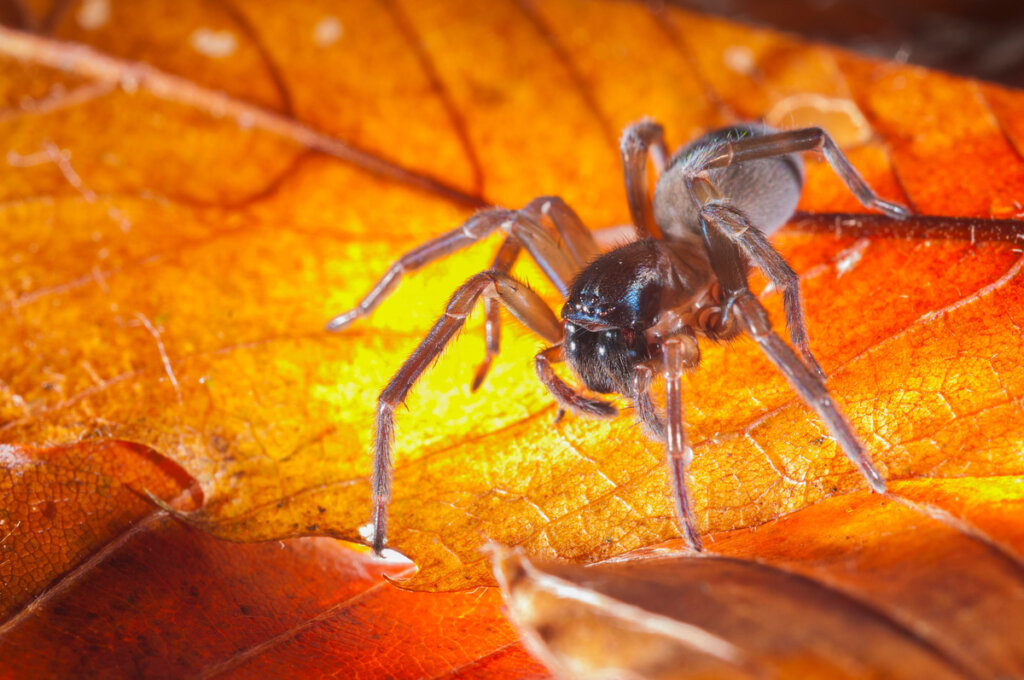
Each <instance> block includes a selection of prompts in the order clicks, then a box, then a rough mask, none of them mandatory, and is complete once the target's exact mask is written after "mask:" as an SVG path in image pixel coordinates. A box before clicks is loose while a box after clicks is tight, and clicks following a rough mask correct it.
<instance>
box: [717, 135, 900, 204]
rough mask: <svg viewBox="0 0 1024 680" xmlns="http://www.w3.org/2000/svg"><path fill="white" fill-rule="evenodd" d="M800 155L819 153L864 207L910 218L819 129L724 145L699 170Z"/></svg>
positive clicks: (746, 138)
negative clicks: (787, 155)
mask: <svg viewBox="0 0 1024 680" xmlns="http://www.w3.org/2000/svg"><path fill="white" fill-rule="evenodd" d="M800 151H820V152H822V153H823V154H824V155H825V160H827V161H828V164H829V165H831V166H832V169H833V170H835V172H836V174H837V175H839V177H840V179H842V180H843V182H845V183H846V186H847V187H849V189H850V191H852V192H853V194H854V195H855V196H856V197H857V200H859V201H860V202H861V204H863V205H864V206H865V207H867V208H873V209H875V210H878V211H880V212H883V213H885V214H886V215H888V216H890V217H895V218H897V219H902V218H904V217H907V216H909V215H911V214H912V213H911V211H910V210H909V209H908V208H906V207H905V206H902V205H900V204H899V203H893V202H892V201H887V200H885V199H883V198H882V197H880V196H879V195H878V194H876V193H875V192H874V190H872V189H871V187H870V186H869V185H868V183H867V182H865V181H864V178H863V177H861V174H860V173H859V172H858V171H857V168H855V167H853V165H852V164H851V163H850V161H849V159H847V158H846V155H845V154H844V153H843V152H842V151H841V150H840V149H839V146H838V145H836V143H835V141H834V140H833V139H832V136H831V135H829V134H828V133H827V132H825V131H824V130H823V129H821V128H819V127H809V128H802V129H799V130H787V131H786V132H776V133H772V134H768V135H763V136H760V137H745V138H743V139H740V140H737V141H734V142H725V143H723V144H722V146H721V153H719V154H718V155H717V156H714V157H713V158H710V159H709V160H707V161H705V162H704V163H702V164H701V167H700V168H699V170H711V169H713V168H724V167H727V166H729V165H732V164H733V163H743V162H744V161H752V160H756V159H758V158H770V157H772V156H785V155H786V154H790V153H797V152H800Z"/></svg>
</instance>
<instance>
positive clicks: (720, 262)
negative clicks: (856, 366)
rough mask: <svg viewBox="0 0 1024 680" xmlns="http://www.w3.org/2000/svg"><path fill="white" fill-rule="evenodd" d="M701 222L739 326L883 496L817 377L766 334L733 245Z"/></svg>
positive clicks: (879, 480)
mask: <svg viewBox="0 0 1024 680" xmlns="http://www.w3.org/2000/svg"><path fill="white" fill-rule="evenodd" d="M708 222H709V220H706V219H704V218H703V217H702V218H701V227H702V229H703V235H704V242H705V244H706V245H707V247H708V252H709V253H710V255H711V267H712V269H713V270H714V272H715V276H717V277H718V280H719V283H720V284H721V286H722V290H723V291H725V293H726V295H727V297H728V302H727V304H726V308H727V309H732V310H733V313H734V314H735V315H736V316H737V317H738V319H739V321H740V324H741V325H742V327H743V328H744V330H746V331H747V333H748V334H749V335H750V336H751V337H752V338H753V339H754V340H755V341H756V342H757V344H758V345H759V346H760V347H761V351H763V352H764V353H765V354H766V355H767V356H768V358H769V359H770V360H771V362H772V363H773V364H775V367H776V368H778V369H779V371H780V372H781V373H782V374H783V375H784V376H785V377H786V380H788V381H789V384H790V385H792V386H793V388H794V389H795V390H796V391H797V393H798V394H799V395H800V397H801V398H802V399H803V400H804V402H805V403H806V404H807V405H808V406H810V407H811V408H813V409H814V410H815V411H817V412H818V415H819V416H820V417H821V419H822V420H823V421H825V425H826V427H828V430H829V432H830V433H831V434H832V436H833V437H835V439H836V441H837V442H838V443H839V446H840V448H842V450H843V453H845V454H846V457H847V458H849V459H850V461H851V462H853V464H854V465H856V466H857V469H858V470H860V472H861V474H862V475H864V478H865V479H866V480H867V482H868V484H869V485H870V486H871V488H872V489H874V490H875V491H877V492H878V493H885V479H884V478H883V477H882V475H881V474H879V472H878V470H876V469H875V467H874V465H873V464H872V463H871V459H870V458H869V457H868V454H867V452H866V451H865V450H864V445H863V444H861V443H860V440H858V439H857V436H856V435H855V434H854V433H853V428H852V427H851V426H850V423H849V421H847V420H846V417H845V416H844V415H843V414H842V412H841V411H840V410H839V407H837V406H836V404H835V402H834V401H832V396H831V395H830V394H829V393H828V389H827V388H826V387H825V381H824V380H823V379H822V378H821V376H820V375H818V374H817V373H815V372H814V371H813V370H811V369H810V368H809V367H808V366H806V365H805V364H804V363H803V362H801V361H800V359H799V357H797V355H796V353H795V352H793V350H792V349H790V348H789V345H787V344H786V343H785V342H783V340H782V338H780V337H779V336H778V335H777V334H776V333H775V331H774V330H773V329H772V325H771V321H770V320H769V318H768V312H766V311H765V309H764V307H763V306H762V305H761V303H760V302H758V300H757V298H756V297H754V294H753V293H751V292H750V288H749V287H748V286H747V280H746V274H745V272H744V271H743V261H742V256H741V255H740V252H739V247H738V245H737V244H736V242H735V241H734V240H733V239H732V238H731V237H730V236H729V235H728V234H727V233H726V232H725V231H724V230H722V229H716V228H712V227H709V225H708Z"/></svg>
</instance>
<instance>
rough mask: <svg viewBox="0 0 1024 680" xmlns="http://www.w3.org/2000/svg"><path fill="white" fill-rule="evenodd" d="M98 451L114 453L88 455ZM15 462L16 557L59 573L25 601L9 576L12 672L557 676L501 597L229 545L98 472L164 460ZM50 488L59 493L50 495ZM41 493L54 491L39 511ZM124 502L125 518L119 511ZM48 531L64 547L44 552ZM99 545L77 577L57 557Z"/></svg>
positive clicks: (297, 553) (370, 566)
mask: <svg viewBox="0 0 1024 680" xmlns="http://www.w3.org/2000/svg"><path fill="white" fill-rule="evenodd" d="M86 448H91V449H92V451H93V452H94V453H98V454H103V456H104V457H103V458H102V459H97V460H95V461H89V460H87V459H86V460H83V459H82V458H81V453H82V451H83V449H86ZM5 455H8V456H12V457H13V456H15V455H16V456H18V461H17V462H16V463H15V464H14V465H11V466H10V467H9V468H8V469H9V470H10V471H11V476H10V478H9V480H8V481H13V486H8V487H7V488H5V489H4V497H5V498H10V497H11V494H13V497H14V498H15V499H18V500H19V501H22V500H24V501H25V503H23V504H22V503H19V504H18V506H16V507H17V509H21V508H24V510H25V511H26V513H31V514H30V515H29V517H27V518H26V519H24V520H18V522H19V523H18V528H17V529H18V531H19V532H20V533H19V534H17V535H14V536H11V535H8V537H7V540H5V542H4V545H5V547H6V546H7V545H11V544H13V545H14V546H15V547H16V550H14V551H11V552H10V553H5V555H4V556H5V568H7V567H8V566H9V565H12V564H13V566H14V567H15V569H17V570H20V571H21V573H23V574H31V575H40V576H42V575H45V576H48V577H53V576H56V577H58V578H57V580H56V582H54V583H52V584H49V585H50V588H49V589H48V590H47V591H46V592H45V593H44V594H43V595H42V596H40V597H38V598H37V599H35V600H33V601H32V603H31V604H30V605H28V606H24V602H19V601H17V600H9V599H8V597H7V595H8V594H9V593H12V592H13V594H14V595H15V596H17V595H19V593H21V592H25V591H26V590H27V588H26V585H28V586H32V587H34V586H35V585H36V584H22V583H17V582H16V583H14V584H13V585H14V586H16V587H17V588H18V590H15V589H9V588H8V585H7V584H8V583H9V582H8V581H7V580H6V575H5V592H4V595H5V597H4V600H3V605H4V609H5V611H4V612H3V613H4V617H3V618H4V620H3V622H2V623H0V675H2V676H3V677H25V678H28V677H97V676H104V677H109V676H117V677H121V676H144V677H194V676H197V675H199V676H202V677H214V676H230V675H234V676H237V677H256V676H258V677H268V676H274V677H279V676H284V675H288V676H292V677H295V676H299V677H301V676H310V677H312V676H322V675H323V674H325V673H328V672H338V671H344V672H345V676H346V677H352V678H358V677H362V678H375V677H383V676H385V675H387V676H389V677H422V676H423V675H437V674H442V673H450V674H451V677H459V676H460V674H462V673H465V674H469V673H474V672H476V673H486V674H488V677H515V678H520V677H523V676H524V674H526V673H531V672H532V673H534V674H535V675H543V670H542V669H541V668H539V667H538V666H537V664H536V662H534V661H532V660H531V659H530V658H529V656H528V655H527V654H526V653H525V652H524V650H523V649H522V648H521V647H519V645H518V644H517V642H516V635H515V633H514V631H513V630H512V629H511V628H510V627H509V625H508V624H507V623H506V622H505V620H504V619H503V618H502V617H501V615H500V613H499V611H498V606H499V602H500V599H499V597H498V593H497V591H495V590H493V589H487V590H481V591H479V592H470V593H459V594H450V595H442V596H438V595H434V594H428V593H411V592H407V591H402V590H399V589H397V588H394V587H392V586H390V585H389V584H388V583H386V582H385V581H383V580H382V579H381V577H380V575H379V573H378V572H379V571H380V570H381V566H380V562H379V560H376V559H372V558H370V557H368V556H367V555H365V554H364V555H360V554H357V553H355V552H353V551H352V550H349V549H347V548H345V547H343V546H341V545H340V544H339V543H337V542H335V541H331V540H329V539H291V540H289V541H286V542H268V543H260V544H254V545H243V544H236V543H228V542H225V541H220V540H217V539H215V538H213V537H211V536H208V535H206V534H204V533H201V532H199V531H196V530H194V529H190V528H188V527H186V526H184V525H182V524H181V523H180V522H177V521H174V520H173V519H171V518H169V517H168V515H167V513H166V512H163V511H156V512H154V511H152V509H151V508H152V506H151V505H149V504H148V503H146V502H145V501H144V500H142V499H138V498H134V497H131V496H130V495H129V496H128V497H125V494H124V493H123V492H122V491H121V489H124V488H125V487H124V486H123V485H122V484H121V483H120V482H117V481H112V480H111V479H109V478H108V477H105V476H103V472H102V471H100V470H91V469H90V468H89V465H90V463H91V462H92V463H94V464H95V465H97V466H101V467H106V468H108V469H109V468H111V467H117V468H120V469H121V470H124V471H126V474H127V476H128V477H132V476H142V475H143V474H144V473H145V472H146V471H147V470H149V469H150V468H153V467H154V465H153V463H152V462H150V460H149V459H151V458H154V456H152V455H151V454H146V453H145V452H144V451H139V450H138V447H128V446H124V445H105V446H100V447H83V446H79V447H74V448H72V449H63V450H60V449H58V450H56V451H47V452H33V451H18V452H17V453H11V452H10V451H6V452H5ZM131 457H134V458H135V459H137V460H136V461H130V460H129V459H130V458H131ZM140 458H141V459H142V462H141V463H140V462H139V460H138V459H140ZM6 462H8V463H10V461H6ZM163 467H167V465H166V464H165V465H164V466H163ZM159 472H160V471H159V470H155V471H153V470H150V477H148V478H145V479H140V480H137V481H138V482H139V483H142V482H143V481H144V482H145V483H147V484H154V485H155V484H158V483H164V484H166V482H161V480H160V479H159V478H156V479H154V477H153V475H155V474H158V473H159ZM54 473H56V474H54ZM69 473H73V476H72V475H69ZM179 476H180V475H179ZM69 477H70V478H69ZM47 478H53V479H52V480H51V479H47ZM40 479H47V481H44V482H42V483H40V481H39V480H40ZM133 481H135V480H133ZM90 483H91V484H92V485H91V486H90ZM45 484H50V488H48V489H45V490H44V489H42V486H44V485H45ZM69 485H72V487H71V488H69ZM154 488H157V487H155V486H154ZM108 489H109V490H110V492H111V493H110V495H109V496H108V495H107V494H106V493H105V491H106V490H108ZM26 494H38V497H39V500H38V502H36V501H37V499H36V498H35V496H32V495H30V496H28V497H26ZM62 497H63V501H64V502H57V503H54V502H53V501H50V500H42V499H45V498H51V499H52V498H56V499H62ZM86 501H91V502H92V503H91V504H90V503H87V502H86ZM108 502H109V503H111V504H114V507H115V508H116V510H110V509H109V508H107V507H105V506H104V505H103V503H108ZM43 503H50V506H49V507H51V509H49V510H48V509H47V506H43V505H42V504H43ZM138 506H142V508H147V507H148V508H149V509H150V512H149V514H148V515H145V516H143V515H142V513H141V512H138V510H139V507H138ZM131 510H135V511H136V513H137V516H138V519H139V521H138V522H137V523H135V524H134V525H133V526H131V527H130V528H128V527H127V526H125V523H124V522H123V521H121V517H122V516H123V515H124V514H125V513H127V512H129V511H131ZM51 524H54V525H60V526H61V527H62V528H63V533H62V532H61V531H60V530H53V529H51V528H50V525H51ZM33 535H34V536H38V537H39V538H41V539H44V541H45V540H50V541H53V545H46V544H45V542H44V544H43V545H42V546H40V547H39V548H38V549H36V550H35V551H33V552H29V551H28V549H30V546H32V540H33ZM83 539H85V540H83ZM90 539H91V543H90V542H89V540H90ZM83 542H86V543H89V544H88V546H87V547H89V548H92V549H93V550H94V554H92V555H91V556H90V557H89V558H88V559H87V560H86V561H85V562H83V563H82V564H80V565H77V566H75V567H74V568H71V569H69V566H73V565H72V562H71V559H72V558H74V557H77V556H78V555H67V556H65V555H59V554H54V552H53V551H54V549H56V548H61V549H64V550H67V549H70V548H75V547H78V545H79V544H81V543H83ZM83 550H84V548H83ZM19 561H22V562H28V564H24V563H21V564H19ZM403 569H407V567H397V568H396V567H390V568H387V569H386V572H387V573H389V574H391V575H398V574H399V573H401V571H402V570H403ZM12 613H13V616H11V614H12ZM439 633H440V635H439ZM377 649H387V650H390V653H389V654H387V655H384V654H377V653H375V650H377Z"/></svg>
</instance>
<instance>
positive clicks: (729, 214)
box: [700, 203, 826, 380]
mask: <svg viewBox="0 0 1024 680" xmlns="http://www.w3.org/2000/svg"><path fill="white" fill-rule="evenodd" d="M700 214H701V218H702V219H703V220H705V221H706V222H707V223H709V224H711V225H712V226H713V227H715V228H716V229H721V230H723V231H724V232H725V233H726V234H728V235H730V236H731V237H732V238H733V239H735V241H736V242H737V243H738V244H739V246H740V248H741V249H742V250H743V252H744V253H745V254H746V255H747V257H749V258H750V260H751V261H752V262H753V263H754V264H755V265H757V268H758V269H760V270H761V272H762V273H763V274H764V275H765V276H767V277H768V280H769V281H771V282H772V285H774V286H775V288H776V289H777V290H779V291H780V292H781V293H782V305H783V308H784V309H785V310H786V326H787V328H789V335H790V338H791V339H792V341H793V346H794V347H796V350H797V352H799V353H800V356H801V358H802V359H803V361H804V363H805V364H806V365H807V367H808V368H810V369H811V370H812V371H814V372H815V373H817V374H818V377H820V378H821V379H822V380H824V379H825V377H826V376H825V371H823V370H822V368H821V365H820V364H818V360H817V359H816V358H815V356H814V354H813V353H812V352H811V347H810V343H809V342H808V340H807V326H806V324H805V323H804V312H803V305H802V304H801V301H800V277H798V276H797V274H796V272H795V271H793V268H792V267H790V266H789V263H788V262H786V260H785V259H784V258H783V257H782V255H780V254H779V252H778V251H777V250H775V248H773V247H772V244H771V242H770V241H769V240H768V237H767V236H765V233H764V232H763V231H761V230H760V229H758V228H757V226H756V225H754V224H751V222H750V219H749V218H748V217H747V216H746V215H745V214H744V213H743V211H742V210H740V209H738V208H735V207H733V206H731V205H728V204H727V203H707V204H704V206H702V207H701V212H700ZM726 314H728V310H726Z"/></svg>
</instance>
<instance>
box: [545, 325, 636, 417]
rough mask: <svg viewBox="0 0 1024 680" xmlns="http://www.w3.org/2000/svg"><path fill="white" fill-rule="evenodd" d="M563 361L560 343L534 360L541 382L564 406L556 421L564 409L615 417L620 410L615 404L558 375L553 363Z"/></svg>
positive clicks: (595, 415) (589, 414) (588, 414)
mask: <svg viewBox="0 0 1024 680" xmlns="http://www.w3.org/2000/svg"><path fill="white" fill-rule="evenodd" d="M563 361H565V354H564V352H563V350H562V345H561V344H560V343H559V344H557V345H555V346H554V347H548V348H547V349H545V350H542V351H541V352H539V353H538V354H537V356H536V357H534V362H533V365H534V368H535V369H536V371H537V377H538V378H539V379H540V382H541V384H543V385H544V387H546V388H547V390H548V392H550V393H551V396H553V397H554V398H555V401H557V402H558V404H559V405H560V406H561V407H562V408H561V409H559V414H558V415H557V416H556V417H555V422H556V423H557V422H558V421H559V420H561V418H562V415H564V411H563V409H567V410H569V411H572V412H573V413H579V414H581V415H585V416H591V417H594V418H614V417H615V416H616V415H617V414H618V412H619V410H618V409H617V408H615V405H614V404H611V403H609V402H607V401H604V400H603V399H594V398H592V397H587V396H585V395H584V394H582V393H580V392H579V391H577V390H576V389H574V388H573V387H572V386H570V385H569V384H567V383H566V382H565V381H564V380H562V379H561V378H559V377H558V374H556V373H555V369H553V368H552V367H551V364H557V363H561V362H563Z"/></svg>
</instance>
